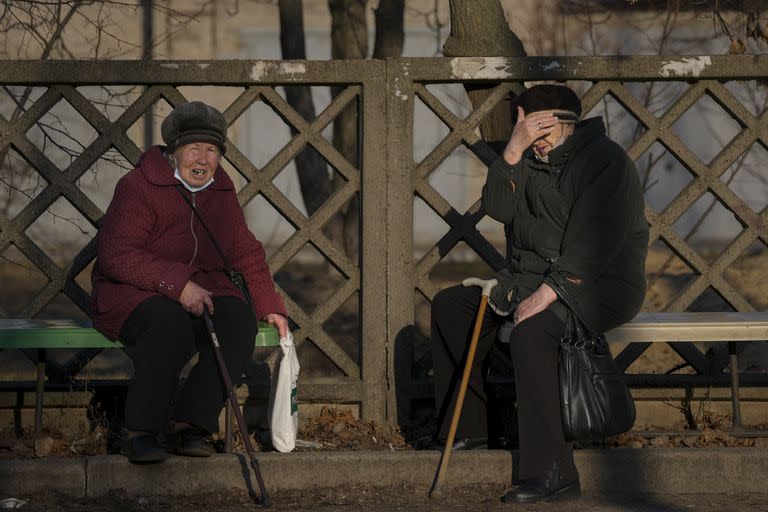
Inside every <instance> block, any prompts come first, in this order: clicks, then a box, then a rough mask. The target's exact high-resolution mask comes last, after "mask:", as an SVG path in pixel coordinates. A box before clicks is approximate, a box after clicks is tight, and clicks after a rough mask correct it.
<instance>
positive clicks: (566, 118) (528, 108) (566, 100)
mask: <svg viewBox="0 0 768 512" xmlns="http://www.w3.org/2000/svg"><path fill="white" fill-rule="evenodd" d="M518 106H519V107H523V112H525V114H526V115H528V114H531V113H533V112H541V111H542V110H554V111H555V112H554V114H555V116H556V117H557V118H558V119H560V122H563V123H569V122H570V123H576V122H578V120H579V116H581V100H580V99H579V97H578V96H576V93H575V92H573V91H572V90H571V89H570V88H568V87H566V86H564V85H558V84H540V85H534V86H533V87H531V88H529V89H526V90H524V91H523V92H521V93H520V94H518V95H517V96H515V98H514V99H513V100H512V117H513V118H514V121H515V122H516V121H517V107H518Z"/></svg>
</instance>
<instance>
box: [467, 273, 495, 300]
mask: <svg viewBox="0 0 768 512" xmlns="http://www.w3.org/2000/svg"><path fill="white" fill-rule="evenodd" d="M461 284H462V285H464V286H479V287H480V288H482V289H483V295H485V296H486V297H488V296H489V295H490V294H491V290H492V289H493V287H494V286H496V285H497V284H499V282H498V281H497V280H496V279H480V278H479V277H468V278H467V279H465V280H463V281H462V282H461Z"/></svg>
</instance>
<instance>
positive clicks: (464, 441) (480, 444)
mask: <svg viewBox="0 0 768 512" xmlns="http://www.w3.org/2000/svg"><path fill="white" fill-rule="evenodd" d="M487 448H488V439H486V438H484V437H463V438H461V439H457V440H456V441H454V443H453V447H452V448H451V449H452V450H454V451H455V450H485V449H487Z"/></svg>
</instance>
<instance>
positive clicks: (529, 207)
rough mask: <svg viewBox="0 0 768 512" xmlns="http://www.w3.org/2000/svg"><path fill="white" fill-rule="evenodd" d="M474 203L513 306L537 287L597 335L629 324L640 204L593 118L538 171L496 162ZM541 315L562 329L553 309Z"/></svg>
mask: <svg viewBox="0 0 768 512" xmlns="http://www.w3.org/2000/svg"><path fill="white" fill-rule="evenodd" d="M483 200H484V204H485V211H486V213H487V214H488V215H489V216H490V217H492V218H494V219H496V220H498V221H499V222H502V223H504V224H505V233H506V236H507V264H508V266H509V270H510V271H511V272H512V274H513V276H514V278H515V282H516V284H517V286H518V290H519V292H518V298H519V299H520V300H522V299H524V298H525V297H527V296H528V295H530V294H531V293H532V292H533V291H535V290H536V288H538V287H539V285H540V284H541V283H542V282H543V281H547V282H550V283H555V284H557V285H559V286H561V287H564V288H565V289H566V290H567V292H568V293H569V294H570V296H571V298H572V300H573V301H575V303H576V307H577V308H578V309H579V311H580V313H581V316H582V318H583V319H584V321H585V322H586V323H587V325H589V326H590V327H591V328H592V329H594V330H596V331H599V332H605V331H607V330H609V329H611V328H613V327H616V326H618V325H621V324H622V323H625V322H627V321H629V320H631V319H632V317H634V315H635V314H637V312H638V311H639V309H640V306H641V305H642V303H643V298H644V297H645V257H646V254H647V247H648V224H647V222H646V220H645V216H644V213H643V211H644V203H643V194H642V190H641V186H640V180H639V178H638V175H637V171H636V169H635V165H634V163H633V162H632V161H631V160H630V159H629V156H628V155H627V153H626V152H625V151H624V150H623V149H622V148H621V147H620V146H619V145H618V144H616V143H615V142H613V141H612V140H610V139H609V138H608V137H607V136H606V134H605V126H604V125H603V121H602V119H601V118H591V119H587V120H585V121H582V122H580V123H579V124H577V125H576V129H575V131H574V133H573V134H572V135H571V136H570V137H568V138H567V139H566V140H565V142H564V143H563V144H562V145H561V146H559V147H557V148H555V149H554V150H552V151H551V152H550V153H549V162H548V163H543V162H540V161H538V160H536V159H535V158H534V157H533V154H532V152H530V151H529V152H527V153H526V154H525V155H524V157H523V158H522V159H521V160H520V162H518V163H517V164H515V165H508V164H507V163H506V161H505V160H504V159H503V158H499V159H498V160H496V161H495V162H494V163H493V164H492V165H491V167H490V168H489V170H488V178H487V181H486V185H485V188H484V189H483ZM568 278H571V279H573V280H580V282H581V284H575V283H574V282H572V281H571V280H569V279H568ZM551 308H552V309H553V311H554V312H555V313H557V314H558V316H560V318H562V319H565V316H566V310H565V308H564V306H563V305H562V304H561V303H560V302H559V301H557V302H555V304H553V305H552V306H551Z"/></svg>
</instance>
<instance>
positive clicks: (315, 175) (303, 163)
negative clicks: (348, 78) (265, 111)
mask: <svg viewBox="0 0 768 512" xmlns="http://www.w3.org/2000/svg"><path fill="white" fill-rule="evenodd" d="M278 9H279V13H280V49H281V51H282V54H283V58H284V59H306V58H307V51H306V43H305V39H304V16H303V10H302V6H301V0H279V2H278ZM285 96H286V99H287V101H288V104H289V105H291V107H293V108H294V109H295V110H296V112H298V114H299V115H300V116H301V117H303V118H304V119H305V120H306V121H308V122H312V121H314V119H315V105H314V103H313V102H312V93H311V91H310V88H309V86H306V85H295V86H289V87H285ZM296 133H297V131H296V129H295V128H293V126H291V135H296ZM295 162H296V172H297V174H298V176H299V187H300V189H301V197H302V199H304V206H305V207H306V209H307V214H308V215H312V214H313V213H315V212H316V211H317V209H318V208H320V206H322V204H323V203H324V202H325V201H326V200H327V199H328V198H329V197H330V195H331V181H330V179H329V177H328V168H327V166H326V163H325V160H324V159H323V157H322V156H320V154H319V153H318V152H317V151H315V149H314V148H313V147H312V146H309V145H307V146H306V147H305V148H304V149H302V150H301V152H300V153H299V154H298V155H296V159H295Z"/></svg>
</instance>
